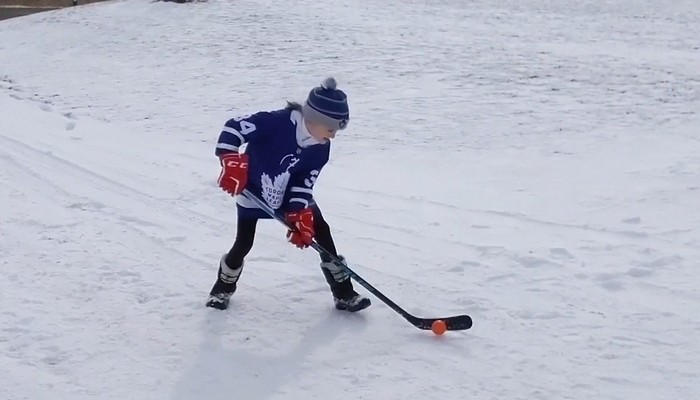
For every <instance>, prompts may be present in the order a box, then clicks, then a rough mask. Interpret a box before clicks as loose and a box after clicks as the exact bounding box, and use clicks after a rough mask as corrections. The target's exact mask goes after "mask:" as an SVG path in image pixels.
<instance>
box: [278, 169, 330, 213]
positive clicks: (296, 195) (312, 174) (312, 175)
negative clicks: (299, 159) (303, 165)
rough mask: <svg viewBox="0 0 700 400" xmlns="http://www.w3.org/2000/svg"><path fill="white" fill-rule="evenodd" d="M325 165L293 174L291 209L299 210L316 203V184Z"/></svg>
mask: <svg viewBox="0 0 700 400" xmlns="http://www.w3.org/2000/svg"><path fill="white" fill-rule="evenodd" d="M322 168H323V165H321V166H319V167H317V168H315V169H312V170H306V171H304V172H301V173H296V174H294V175H292V177H291V178H290V180H289V201H288V203H287V209H288V210H289V211H299V210H301V209H303V208H307V207H309V206H310V205H311V204H313V203H314V185H315V184H316V179H317V178H318V176H319V174H320V173H321V169H322Z"/></svg>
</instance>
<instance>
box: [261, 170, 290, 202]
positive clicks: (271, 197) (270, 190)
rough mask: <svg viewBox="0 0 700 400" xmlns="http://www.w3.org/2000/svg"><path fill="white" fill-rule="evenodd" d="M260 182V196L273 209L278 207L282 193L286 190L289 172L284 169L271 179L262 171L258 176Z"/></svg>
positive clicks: (282, 196)
mask: <svg viewBox="0 0 700 400" xmlns="http://www.w3.org/2000/svg"><path fill="white" fill-rule="evenodd" d="M260 181H261V183H262V197H263V199H264V200H265V202H266V203H267V204H268V205H269V206H270V207H272V208H273V209H275V210H276V209H278V208H280V206H281V205H282V200H283V199H284V193H285V192H286V191H287V182H289V172H287V171H285V172H283V173H281V174H279V175H277V176H276V177H275V179H271V178H270V175H268V174H265V173H263V174H262V177H260Z"/></svg>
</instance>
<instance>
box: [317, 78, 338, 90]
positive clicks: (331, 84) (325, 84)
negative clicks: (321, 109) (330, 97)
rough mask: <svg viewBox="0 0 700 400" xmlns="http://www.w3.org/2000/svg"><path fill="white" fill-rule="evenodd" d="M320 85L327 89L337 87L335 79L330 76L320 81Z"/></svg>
mask: <svg viewBox="0 0 700 400" xmlns="http://www.w3.org/2000/svg"><path fill="white" fill-rule="evenodd" d="M321 87H322V88H324V89H328V90H335V88H336V87H338V82H336V81H335V79H334V78H332V77H330V78H326V79H325V80H324V81H323V82H322V83H321Z"/></svg>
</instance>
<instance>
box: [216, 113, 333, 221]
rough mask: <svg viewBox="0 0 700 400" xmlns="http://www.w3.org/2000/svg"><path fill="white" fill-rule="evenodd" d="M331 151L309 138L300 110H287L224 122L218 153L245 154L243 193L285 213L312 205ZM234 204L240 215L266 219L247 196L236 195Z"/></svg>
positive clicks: (217, 146)
mask: <svg viewBox="0 0 700 400" xmlns="http://www.w3.org/2000/svg"><path fill="white" fill-rule="evenodd" d="M330 147H331V146H330V142H326V143H319V142H317V141H316V140H315V139H314V138H313V137H312V136H311V135H310V134H309V132H308V130H307V129H306V126H305V125H304V123H303V119H302V115H301V112H300V111H298V110H295V109H291V108H285V109H282V110H277V111H272V112H265V111H263V112H259V113H256V114H253V115H249V116H244V117H239V118H233V119H231V120H229V121H228V122H226V124H225V126H224V128H223V130H222V131H221V134H220V135H219V140H218V143H217V145H216V155H217V156H220V155H222V154H225V153H227V152H243V153H245V154H248V155H249V157H250V160H249V165H248V185H247V186H246V189H248V190H250V191H251V192H253V193H254V194H256V195H258V196H260V198H262V199H263V200H264V201H265V202H266V203H267V204H268V205H269V206H270V207H272V208H273V209H275V210H280V211H282V212H289V211H298V210H300V209H302V208H305V207H308V206H310V205H312V204H314V198H313V187H314V184H315V182H316V178H317V177H318V175H319V173H320V172H321V169H322V168H323V166H324V165H326V163H327V162H328V157H329V155H330ZM237 203H238V206H239V215H241V216H244V217H245V216H248V217H257V218H265V217H267V215H266V214H264V213H263V212H262V210H259V209H258V208H257V206H256V205H255V203H253V202H252V201H251V200H249V199H247V198H246V197H245V196H238V198H237Z"/></svg>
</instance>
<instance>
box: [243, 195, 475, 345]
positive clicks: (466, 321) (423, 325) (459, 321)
mask: <svg viewBox="0 0 700 400" xmlns="http://www.w3.org/2000/svg"><path fill="white" fill-rule="evenodd" d="M243 194H244V195H245V196H246V197H247V198H248V199H250V200H252V201H253V202H255V204H257V205H258V207H260V208H261V209H262V210H263V211H265V213H267V214H268V215H269V216H270V217H272V218H274V219H276V220H277V221H278V222H280V223H281V224H282V225H284V226H286V227H287V229H291V230H294V227H292V226H290V225H289V224H288V223H287V221H285V220H284V218H282V217H281V216H280V215H279V214H278V213H277V212H275V210H273V209H272V207H270V206H269V205H267V203H265V202H264V201H263V200H261V199H260V198H258V196H256V195H255V194H253V193H251V192H250V191H249V190H248V189H244V190H243ZM311 247H312V248H313V249H314V250H316V251H317V252H318V253H319V254H322V255H326V256H328V257H330V259H331V261H332V262H333V263H334V264H336V265H337V266H339V267H340V268H342V269H343V270H344V271H345V272H346V273H347V274H348V275H349V276H350V277H351V278H353V279H354V280H355V281H356V282H357V283H359V284H360V285H362V286H363V287H364V288H365V289H367V290H368V291H369V292H370V293H372V294H373V295H375V296H376V297H377V298H378V299H379V300H381V301H383V302H384V303H385V304H386V305H388V306H389V307H390V308H391V309H392V310H394V311H396V312H397V313H399V314H400V315H401V316H402V317H404V318H405V319H406V320H407V321H408V322H410V323H411V325H413V326H415V327H416V328H418V329H424V330H430V329H431V328H432V326H433V322H435V321H438V320H442V321H444V322H445V326H446V327H447V330H448V331H462V330H466V329H469V328H471V327H472V318H471V317H470V316H469V315H455V316H452V317H445V318H419V317H416V316H415V315H412V314H410V313H409V312H408V311H406V310H404V309H403V308H401V307H399V305H398V304H396V303H394V302H393V301H392V300H391V299H390V298H388V297H386V296H385V295H384V294H383V293H382V292H380V291H379V290H378V289H376V288H375V287H374V286H372V285H370V283H369V282H367V281H366V280H364V279H363V278H362V277H361V276H360V275H358V274H357V273H356V272H355V271H353V270H352V269H350V267H348V266H347V265H346V264H344V263H343V262H342V261H341V260H340V259H339V258H338V257H336V256H335V255H333V254H332V253H330V252H329V251H328V250H326V249H324V248H323V247H322V246H321V245H320V244H318V243H316V241H315V240H313V241H312V242H311Z"/></svg>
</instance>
